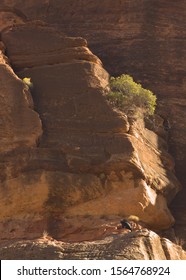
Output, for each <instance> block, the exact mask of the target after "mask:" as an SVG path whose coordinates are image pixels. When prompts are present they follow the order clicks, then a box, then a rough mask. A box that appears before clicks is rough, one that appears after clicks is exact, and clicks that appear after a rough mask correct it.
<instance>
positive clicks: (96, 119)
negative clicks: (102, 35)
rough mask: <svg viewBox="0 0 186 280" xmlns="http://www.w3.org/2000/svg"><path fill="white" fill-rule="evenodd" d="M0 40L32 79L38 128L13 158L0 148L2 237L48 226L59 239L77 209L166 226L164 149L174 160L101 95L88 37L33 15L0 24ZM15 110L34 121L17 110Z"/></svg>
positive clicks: (100, 74)
mask: <svg viewBox="0 0 186 280" xmlns="http://www.w3.org/2000/svg"><path fill="white" fill-rule="evenodd" d="M48 38H50V40H48ZM2 41H3V43H4V45H5V46H6V53H7V56H8V58H9V61H10V63H11V65H12V66H13V68H14V69H15V71H16V73H17V74H18V76H19V77H21V78H25V77H27V78H31V81H32V83H33V88H32V89H31V91H32V97H33V102H34V108H35V110H36V111H37V112H38V114H39V117H40V119H41V121H42V126H43V133H42V135H40V137H39V140H38V143H37V147H36V146H34V145H31V147H29V149H27V146H28V145H27V146H25V148H23V147H24V144H23V145H22V147H21V149H20V150H19V152H17V153H16V158H15V154H14V147H12V148H11V149H9V150H10V151H9V153H8V155H7V154H5V155H4V158H3V161H4V165H5V166H6V168H7V165H8V164H11V165H12V168H11V172H9V173H8V174H7V173H6V174H3V173H2V174H3V175H2V174H1V176H2V180H3V181H2V183H1V189H2V192H1V197H2V203H1V221H2V223H1V237H2V238H3V239H6V238H15V237H16V238H18V237H19V238H26V237H28V235H29V236H30V237H38V235H40V234H41V232H42V231H43V230H47V231H49V233H50V234H51V235H52V236H55V235H56V232H57V237H58V238H60V237H62V236H63V230H62V227H61V225H63V219H64V217H65V216H70V217H76V216H78V215H79V216H81V217H83V216H85V215H91V216H98V217H99V216H101V215H107V216H110V215H116V216H118V217H119V216H127V215H130V214H135V215H137V216H139V218H140V219H141V220H143V221H144V222H145V223H146V224H147V226H148V227H151V228H154V229H166V228H169V227H170V226H171V225H172V224H173V223H174V219H173V217H172V215H171V213H170V212H169V210H168V208H167V203H169V202H170V201H171V200H172V198H173V197H174V196H175V194H176V193H177V191H178V190H179V184H178V182H177V180H176V178H175V176H174V174H173V172H172V171H173V166H172V164H168V165H167V163H166V164H165V160H163V156H162V155H164V158H166V159H167V161H169V162H172V159H171V158H169V157H168V155H167V154H166V153H164V152H163V150H162V151H160V150H159V143H158V136H157V135H156V134H155V133H153V132H150V131H149V130H147V129H146V128H144V125H143V122H141V123H140V122H138V124H136V127H135V125H134V124H133V125H131V124H130V123H129V121H128V119H127V116H126V115H125V114H123V113H121V112H119V111H117V110H114V109H113V108H112V107H111V105H110V104H109V103H108V102H107V100H106V97H105V88H106V87H107V85H108V74H107V72H106V71H105V70H104V69H103V68H102V65H101V62H100V60H99V59H98V58H97V57H96V56H94V55H93V54H92V53H91V52H90V50H89V49H88V48H87V43H86V41H85V40H84V39H82V38H69V37H65V36H64V35H63V34H61V33H59V32H56V31H55V30H53V29H52V28H48V27H47V26H45V25H40V24H39V25H38V24H34V23H32V24H31V23H28V24H22V25H18V26H15V27H13V28H10V29H7V30H4V31H3V32H2ZM12 73H13V72H12ZM14 75H15V74H14ZM17 80H18V81H19V83H20V84H21V86H22V87H23V83H22V82H21V80H20V79H18V78H17ZM24 87H25V88H26V89H27V90H28V87H26V86H24ZM14 90H15V89H14ZM15 94H16V93H14V95H15ZM25 96H27V93H25ZM30 99H31V97H30V95H29V100H30ZM17 100H18V99H17ZM18 101H19V100H18ZM19 102H20V101H19ZM7 103H10V101H9V100H7ZM14 104H16V102H14ZM14 111H15V110H14ZM31 112H32V113H33V111H31ZM15 114H17V115H19V116H20V117H19V118H22V117H23V118H24V121H25V122H26V123H27V122H29V124H32V121H31V120H29V121H28V120H27V119H26V117H25V116H24V115H22V111H20V112H17V111H15ZM33 114H35V115H36V113H33ZM20 124H21V125H23V124H24V122H23V121H20ZM137 127H138V128H137ZM27 128H28V129H29V132H30V135H32V134H33V133H32V130H31V128H30V127H27ZM129 128H130V129H129ZM34 129H35V131H37V129H36V127H35V128H34ZM35 134H36V135H37V139H38V134H37V133H36V132H35ZM35 134H34V135H35ZM19 135H20V136H21V137H22V138H23V139H24V137H23V136H24V134H23V133H22V132H21V133H20V132H19ZM29 139H30V141H31V140H32V138H29ZM31 144H33V143H31ZM17 161H18V162H19V168H18V167H17V164H15V162H17ZM167 161H166V162H167ZM7 162H8V164H7ZM149 163H151V164H149ZM5 175H6V176H5ZM25 184H26V188H25ZM4 189H6V192H7V194H8V195H7V196H8V198H7V196H5V195H4V191H3V190H4ZM7 199H8V201H9V205H8V206H7ZM103 205H104V208H103ZM54 221H55V222H54ZM54 224H55V226H54Z"/></svg>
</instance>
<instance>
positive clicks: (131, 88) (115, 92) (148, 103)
mask: <svg viewBox="0 0 186 280" xmlns="http://www.w3.org/2000/svg"><path fill="white" fill-rule="evenodd" d="M109 86H110V91H109V93H108V94H107V98H108V100H109V102H110V103H111V104H112V105H113V106H114V107H116V108H118V109H120V110H121V111H124V112H126V113H127V112H128V111H129V110H132V111H136V110H138V109H141V110H142V111H143V113H144V114H145V115H153V114H154V111H155V108H156V96H155V95H154V94H153V93H152V92H151V91H150V90H147V89H144V88H143V87H142V86H141V84H139V83H136V82H134V80H133V78H132V77H131V76H129V75H126V74H123V75H121V76H119V77H116V78H114V77H111V78H110V84H109Z"/></svg>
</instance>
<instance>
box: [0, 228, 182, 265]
mask: <svg viewBox="0 0 186 280" xmlns="http://www.w3.org/2000/svg"><path fill="white" fill-rule="evenodd" d="M0 257H1V259H2V260H6V259H9V260H11V259H19V260H25V259H26V260H27V259H28V260H34V259H35V260H37V259H45V260H84V259H86V260H87V259H88V260H95V259H99V260H185V259H186V253H185V251H183V250H182V249H181V247H180V246H178V245H175V244H173V243H172V242H170V241H169V240H168V239H165V238H160V237H159V236H158V235H157V234H155V233H153V232H152V231H149V232H148V231H143V232H140V233H127V234H120V235H116V234H113V235H112V236H110V237H106V238H103V239H102V240H96V241H94V242H81V243H65V242H60V241H57V240H55V239H53V238H51V237H49V236H45V237H41V238H40V239H37V240H34V241H19V242H14V243H11V242H9V243H7V244H4V246H2V247H1V248H0Z"/></svg>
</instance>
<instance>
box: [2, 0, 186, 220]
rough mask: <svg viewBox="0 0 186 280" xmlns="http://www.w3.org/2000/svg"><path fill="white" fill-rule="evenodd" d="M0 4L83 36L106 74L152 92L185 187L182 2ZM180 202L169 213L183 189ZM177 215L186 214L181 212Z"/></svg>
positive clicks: (107, 0)
mask: <svg viewBox="0 0 186 280" xmlns="http://www.w3.org/2000/svg"><path fill="white" fill-rule="evenodd" d="M1 2H2V5H3V6H6V7H7V6H8V7H9V9H13V8H14V9H17V10H16V11H17V12H18V10H19V11H21V12H22V14H23V13H24V14H25V16H26V17H27V18H28V19H33V20H36V19H37V20H38V19H40V20H43V21H46V22H49V23H50V24H52V25H54V26H55V27H57V28H58V29H59V30H61V31H62V32H64V33H65V34H67V35H70V36H82V37H83V38H85V39H87V40H88V42H89V46H90V49H91V50H92V51H93V52H94V53H95V54H96V55H98V56H99V58H101V60H102V61H103V63H104V66H105V67H106V69H107V71H108V72H109V73H111V74H112V75H118V74H121V73H128V74H131V75H132V76H133V77H134V78H135V80H138V81H140V82H142V84H143V85H144V86H146V87H148V88H150V89H152V90H153V91H154V92H155V93H156V94H157V95H158V97H159V100H161V101H162V106H158V108H159V113H160V114H161V116H162V117H163V118H165V119H168V120H169V121H170V124H171V130H170V132H169V136H170V141H169V146H170V150H169V151H170V152H171V154H172V156H173V157H174V159H175V163H176V165H175V170H176V174H177V176H178V178H179V180H180V181H181V182H182V185H183V186H185V183H186V179H185V168H184V167H185V164H186V158H185V155H186V153H185V151H186V146H185V143H186V142H185V137H186V136H185V133H184V131H185V122H184V121H183V120H184V119H185V118H184V114H185V111H186V109H185V83H186V82H185V69H186V67H185V50H186V46H185V36H186V29H185V24H184V23H185V18H186V15H185V1H184V0H179V1H169V3H168V2H167V1H166V0H161V1H147V0H123V1H120V0H115V1H112V0H105V1H97V0H96V1H95V0H77V1H69V0H64V1H60V0H54V1H46V0H41V1H39V2H38V1H37V0H31V1H23V0H16V1H15V0H12V1H11V0H2V1H1ZM9 11H10V10H9ZM23 18H24V17H22V18H21V19H23ZM180 197H181V198H179V197H178V198H177V202H176V201H175V204H174V205H173V207H174V208H175V207H176V208H180V205H184V204H185V200H186V192H185V191H184V189H183V192H182V194H181V195H180ZM175 211H177V210H175ZM179 212H180V213H182V214H183V213H185V210H184V207H181V208H180V210H179ZM182 214H179V215H178V216H179V219H182V216H183V215H182ZM175 215H176V216H177V214H176V212H175ZM183 224H185V222H184V221H183Z"/></svg>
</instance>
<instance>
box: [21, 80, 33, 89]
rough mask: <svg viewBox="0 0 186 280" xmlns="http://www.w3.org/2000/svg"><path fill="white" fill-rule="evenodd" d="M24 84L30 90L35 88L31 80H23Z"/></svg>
mask: <svg viewBox="0 0 186 280" xmlns="http://www.w3.org/2000/svg"><path fill="white" fill-rule="evenodd" d="M23 82H24V83H25V85H27V86H28V87H29V88H30V89H31V88H33V83H32V82H31V78H27V77H25V78H23Z"/></svg>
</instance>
